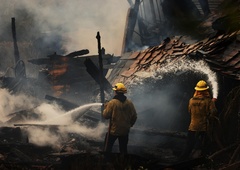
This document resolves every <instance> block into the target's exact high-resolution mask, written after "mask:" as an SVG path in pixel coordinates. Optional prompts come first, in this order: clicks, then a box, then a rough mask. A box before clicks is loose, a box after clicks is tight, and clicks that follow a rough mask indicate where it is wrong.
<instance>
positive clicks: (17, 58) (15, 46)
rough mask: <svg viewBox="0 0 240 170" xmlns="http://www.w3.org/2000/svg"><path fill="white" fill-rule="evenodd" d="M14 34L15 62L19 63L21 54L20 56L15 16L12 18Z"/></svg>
mask: <svg viewBox="0 0 240 170" xmlns="http://www.w3.org/2000/svg"><path fill="white" fill-rule="evenodd" d="M12 36H13V47H14V57H15V64H17V62H18V61H19V59H20V56H19V51H18V45H17V36H16V27H15V18H12Z"/></svg>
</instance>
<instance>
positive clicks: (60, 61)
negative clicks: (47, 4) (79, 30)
mask: <svg viewBox="0 0 240 170" xmlns="http://www.w3.org/2000/svg"><path fill="white" fill-rule="evenodd" d="M128 2H129V5H130V8H129V11H128V12H129V13H128V17H127V21H126V30H125V37H124V42H123V47H122V55H121V56H114V55H110V54H106V51H107V50H105V49H104V48H102V47H101V45H100V41H98V45H99V46H98V50H99V55H88V53H89V51H88V50H87V49H83V50H79V51H74V52H71V53H68V54H66V53H65V52H64V50H62V48H61V47H59V46H57V47H56V48H55V49H54V50H55V52H53V51H51V52H49V51H48V53H47V55H43V56H47V57H43V58H41V57H35V56H34V55H35V54H36V53H34V52H33V53H32V54H33V55H30V56H29V57H27V59H26V58H24V57H25V55H28V53H26V52H24V50H23V49H24V46H26V44H24V43H21V41H19V40H18V41H17V35H18V34H17V33H18V30H17V29H16V28H17V27H16V26H15V18H12V23H11V24H12V25H11V26H12V32H11V31H10V32H11V33H12V42H13V43H12V44H13V45H12V46H10V48H11V50H13V49H14V54H13V55H12V56H13V57H12V58H14V62H13V63H14V64H13V65H14V67H12V68H7V69H6V70H5V71H4V74H3V76H1V83H2V84H1V85H2V89H1V90H3V91H2V92H3V94H2V95H4V96H5V99H6V102H5V100H2V103H3V106H4V105H5V106H6V107H8V106H9V105H10V104H12V103H13V102H14V101H15V99H17V104H18V105H17V107H16V108H14V109H12V110H11V107H8V110H7V111H8V112H7V113H5V114H6V115H5V117H4V119H2V120H1V121H2V122H1V129H0V130H1V131H0V132H1V133H0V139H1V140H0V158H1V166H0V167H1V169H195V168H198V169H226V170H227V169H238V168H239V167H240V160H239V148H240V147H239V146H240V145H239V126H240V125H239V119H240V118H239V112H240V110H239V109H240V108H239V102H240V83H239V80H240V52H239V49H240V19H239V18H240V15H239V14H240V12H239V9H240V8H239V2H238V1H234V0H231V1H226V0H223V1H216V0H209V1H204V0H203V1H196V0H193V1H191V0H184V1H181V3H180V2H179V1H178V0H163V1H157V0H151V1H140V0H135V2H132V1H131V0H129V1H128ZM207 6H209V8H207ZM16 23H18V20H16ZM148 23H151V24H150V25H148ZM99 36H100V35H99V34H97V37H98V40H100V39H99V38H100V37H99ZM39 41H40V40H39ZM40 42H41V43H36V44H35V46H34V47H35V49H37V48H38V47H39V46H40V44H42V43H43V41H40ZM51 45H52V46H54V45H53V44H51ZM31 47H32V46H31ZM31 47H30V48H31ZM1 48H2V47H1ZM96 48H97V47H96ZM2 51H4V49H3V50H2ZM5 51H7V50H6V49H5ZM6 54H7V53H6ZM2 55H5V54H1V57H2ZM101 57H102V61H100V60H99V59H100V58H101ZM2 60H3V59H2ZM6 60H7V59H6ZM101 64H103V65H102V68H101ZM29 65H30V66H31V67H33V68H34V67H35V66H37V67H38V68H40V69H39V72H38V76H37V78H32V77H29V76H28V73H27V71H28V67H27V66H29ZM10 72H13V74H12V75H11V76H9V73H10ZM199 79H206V80H208V82H209V84H210V86H211V89H213V91H212V95H213V96H214V97H216V98H217V102H216V105H217V108H218V112H219V113H218V117H216V119H215V120H214V123H213V126H212V129H210V131H209V134H210V135H209V136H210V139H211V142H210V143H209V148H208V149H209V151H210V154H209V155H207V156H206V157H201V156H199V155H195V156H196V157H194V158H193V159H190V160H185V161H179V156H180V155H181V152H182V150H183V147H184V146H185V141H186V131H187V126H188V122H189V117H188V114H187V102H188V100H189V98H190V97H191V96H192V94H193V89H192V87H194V85H195V83H196V82H197V81H198V80H199ZM116 82H124V83H125V84H126V85H127V87H128V89H129V93H128V95H129V97H131V98H132V99H133V101H134V102H135V103H136V106H137V109H138V121H137V124H136V126H135V127H134V128H133V129H132V131H131V134H130V135H131V140H130V141H129V154H128V155H127V157H125V158H123V157H121V155H120V154H119V153H118V150H117V146H114V153H113V154H112V156H113V158H114V162H112V164H105V163H104V161H103V152H102V149H103V139H104V135H105V132H106V128H107V123H108V122H104V121H103V120H102V118H101V105H102V103H103V102H104V101H103V98H102V97H103V95H105V96H104V99H106V100H108V99H110V98H111V95H112V94H111V86H112V85H113V84H115V83H116ZM103 91H104V93H103ZM29 101H31V102H29ZM21 103H22V104H21ZM28 103H31V105H28ZM89 103H90V104H89ZM45 108H48V109H47V110H44V109H45ZM44 111H45V112H47V114H44V113H45V112H44ZM55 113H58V114H55ZM59 113H60V114H59ZM46 118H49V121H46V120H45V119H46ZM50 118H51V119H50Z"/></svg>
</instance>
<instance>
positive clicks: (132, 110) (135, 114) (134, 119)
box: [131, 104, 137, 126]
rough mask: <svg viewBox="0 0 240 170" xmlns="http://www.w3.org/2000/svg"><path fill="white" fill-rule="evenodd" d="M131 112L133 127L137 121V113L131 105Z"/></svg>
mask: <svg viewBox="0 0 240 170" xmlns="http://www.w3.org/2000/svg"><path fill="white" fill-rule="evenodd" d="M131 112H132V117H131V126H133V125H134V124H135V122H136V120H137V112H136V109H135V107H134V105H133V104H131Z"/></svg>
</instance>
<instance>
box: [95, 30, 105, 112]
mask: <svg viewBox="0 0 240 170" xmlns="http://www.w3.org/2000/svg"><path fill="white" fill-rule="evenodd" d="M96 38H97V42H98V59H99V60H98V64H99V85H100V98H101V103H104V101H105V95H104V83H103V60H102V52H103V51H102V47H101V36H100V33H99V32H97V36H96ZM104 53H105V50H104ZM103 109H104V106H103V105H102V107H101V115H102V112H103Z"/></svg>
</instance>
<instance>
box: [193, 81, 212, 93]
mask: <svg viewBox="0 0 240 170" xmlns="http://www.w3.org/2000/svg"><path fill="white" fill-rule="evenodd" d="M207 89H209V86H207V83H206V82H205V81H204V80H200V81H199V82H198V83H197V85H196V87H195V90H197V91H204V90H207Z"/></svg>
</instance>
